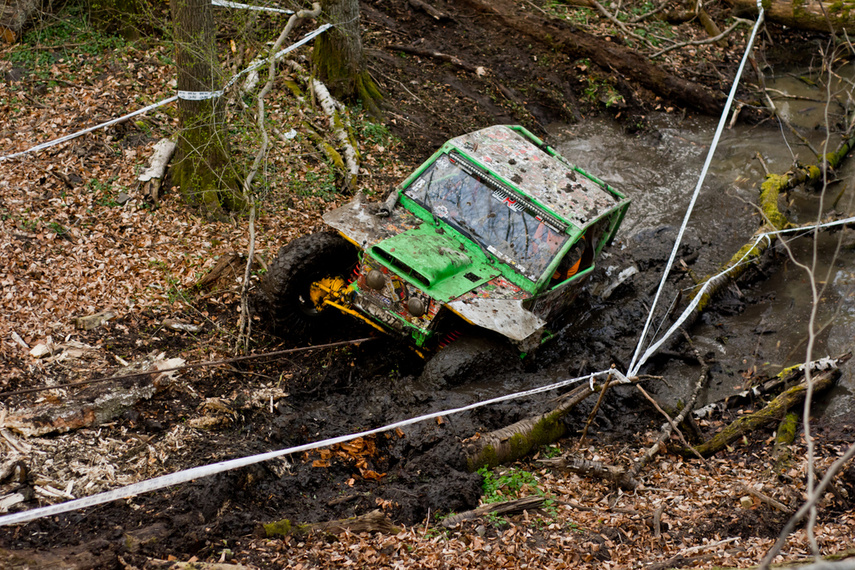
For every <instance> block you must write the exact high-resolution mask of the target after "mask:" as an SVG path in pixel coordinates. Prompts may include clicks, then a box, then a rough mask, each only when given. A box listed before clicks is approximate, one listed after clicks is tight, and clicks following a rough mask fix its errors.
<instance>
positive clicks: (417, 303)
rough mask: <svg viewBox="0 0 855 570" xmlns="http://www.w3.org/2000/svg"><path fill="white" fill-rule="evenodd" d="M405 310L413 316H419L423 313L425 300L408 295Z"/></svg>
mask: <svg viewBox="0 0 855 570" xmlns="http://www.w3.org/2000/svg"><path fill="white" fill-rule="evenodd" d="M407 311H409V313H410V314H411V315H413V316H414V317H421V316H422V315H424V314H425V302H424V301H422V300H421V299H419V298H418V297H410V298H409V300H408V301H407Z"/></svg>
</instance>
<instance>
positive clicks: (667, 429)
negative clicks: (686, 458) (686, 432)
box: [629, 351, 709, 478]
mask: <svg viewBox="0 0 855 570" xmlns="http://www.w3.org/2000/svg"><path fill="white" fill-rule="evenodd" d="M695 355H696V357H697V359H698V362H700V363H701V373H700V375H699V376H698V380H697V382H695V387H694V389H693V390H692V395H691V396H690V397H689V401H688V402H687V403H686V405H685V406H683V409H682V410H680V413H679V414H678V415H677V417H676V418H674V420H673V421H671V419H670V418H668V416H667V414H666V415H665V417H666V418H667V419H668V422H666V423H665V424H664V425H663V426H662V429H661V431H660V433H659V437H658V438H657V439H656V443H654V444H653V445H652V446H651V447H650V448H649V449H648V450H647V452H645V454H644V455H643V456H642V457H641V459H639V460H638V461H636V462H635V465H633V467H632V469H631V470H630V472H629V477H630V478H633V477H637V476H638V474H639V473H640V472H641V470H642V469H644V466H645V465H647V464H648V463H649V462H650V460H651V459H653V457H654V456H655V455H656V454H657V453H659V450H660V449H661V448H662V445H663V444H664V443H665V440H666V439H668V438H669V437H671V432H672V431H677V432H678V433H679V430H678V429H677V426H678V425H680V424H681V423H683V420H685V419H686V415H687V414H688V413H689V412H690V411H691V410H692V408H694V406H695V401H696V400H697V398H698V394H699V393H700V391H701V388H702V387H703V385H704V384H705V383H706V380H707V378H708V376H709V366H707V363H706V362H705V361H704V360H703V359H702V358H701V356H700V354H698V353H697V351H695ZM639 388H640V386H639ZM680 437H681V438H682V434H681V435H680ZM682 439H683V442H684V445H687V446H688V443H687V442H686V440H685V438H682Z"/></svg>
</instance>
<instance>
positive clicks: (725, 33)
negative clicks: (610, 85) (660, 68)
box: [650, 18, 753, 59]
mask: <svg viewBox="0 0 855 570" xmlns="http://www.w3.org/2000/svg"><path fill="white" fill-rule="evenodd" d="M739 24H753V22H750V21H748V20H743V19H742V18H736V22H735V23H734V24H733V25H732V26H730V27H729V28H728V29H726V30H725V31H723V32H722V33H720V34H719V35H717V36H716V37H714V38H707V39H705V40H695V41H691V42H683V43H680V44H674V45H672V46H669V47H667V48H665V49H663V50H659V51H657V52H656V53H654V54H653V55H651V56H650V59H655V58H657V57H659V56H660V55H665V54H666V53H668V52H669V51H674V50H675V49H680V48H684V47H689V46H702V45H706V44H714V43H715V42H717V41H719V40H720V39H722V38H726V37H727V36H728V35H730V32H732V31H733V30H735V29H736V27H737V26H738V25H739Z"/></svg>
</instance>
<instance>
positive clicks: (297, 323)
mask: <svg viewBox="0 0 855 570" xmlns="http://www.w3.org/2000/svg"><path fill="white" fill-rule="evenodd" d="M356 263H357V251H356V248H355V247H354V246H353V245H352V244H351V243H350V242H348V241H347V240H346V239H344V238H343V237H341V236H340V235H338V234H334V233H317V234H309V235H306V236H302V237H299V238H297V239H295V240H293V241H291V242H290V243H288V244H287V245H285V246H283V247H282V248H281V249H280V250H279V253H278V254H277V255H276V259H274V260H273V263H271V264H270V267H269V268H268V271H267V275H266V276H265V278H264V279H263V280H262V283H261V287H262V290H263V291H264V294H265V297H266V299H267V304H268V306H269V313H270V314H269V318H270V321H271V325H272V326H271V328H272V330H273V332H274V333H276V334H277V335H279V336H281V337H283V338H286V339H290V340H295V341H302V340H316V339H319V338H321V337H326V338H331V337H334V336H336V333H338V332H340V331H341V329H342V328H343V326H344V325H345V323H346V320H345V319H344V318H343V316H342V314H341V313H340V312H339V311H338V310H336V309H335V308H332V307H323V306H321V307H318V306H317V305H316V304H315V302H314V301H313V300H312V296H311V288H312V284H313V283H316V282H319V281H321V280H322V279H326V278H334V277H340V278H342V279H344V281H345V282H347V281H348V280H349V277H350V275H351V274H352V272H353V269H354V267H355V266H356Z"/></svg>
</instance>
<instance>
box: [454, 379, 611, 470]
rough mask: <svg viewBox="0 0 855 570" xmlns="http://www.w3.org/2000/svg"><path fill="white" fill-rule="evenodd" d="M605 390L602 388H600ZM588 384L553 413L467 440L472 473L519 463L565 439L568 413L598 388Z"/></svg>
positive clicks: (468, 462) (566, 397)
mask: <svg viewBox="0 0 855 570" xmlns="http://www.w3.org/2000/svg"><path fill="white" fill-rule="evenodd" d="M597 388H601V387H597ZM597 388H595V389H593V390H592V389H591V386H590V385H588V384H585V385H583V386H579V387H578V388H576V389H574V390H572V391H571V392H570V393H568V394H567V395H566V396H564V397H563V398H562V399H561V402H560V403H559V404H558V405H557V406H556V407H555V408H554V409H553V410H552V411H550V412H547V413H545V414H540V415H538V416H534V417H531V418H526V419H524V420H520V421H518V422H516V423H515V424H511V425H509V426H507V427H504V428H502V429H499V430H496V431H492V432H490V433H487V434H483V435H482V434H476V435H475V436H473V437H471V438H469V439H467V440H464V441H463V451H464V453H465V454H466V464H467V466H468V468H469V470H470V471H477V470H478V469H480V468H481V467H487V468H493V467H495V466H497V465H501V464H503V463H507V462H510V461H515V460H517V459H520V458H521V457H524V456H525V455H527V454H528V453H529V452H530V451H532V450H533V449H536V448H538V447H540V446H541V445H546V444H547V443H551V442H553V441H555V440H556V439H559V438H561V437H562V436H563V435H564V434H565V433H566V431H567V427H566V426H565V425H564V423H563V422H562V421H561V418H563V417H564V416H565V415H566V414H567V412H569V411H570V410H572V409H573V408H575V407H576V406H577V405H579V404H580V403H581V402H582V401H583V400H585V398H587V397H588V396H590V395H591V394H593V393H594V392H595V391H596V389H597Z"/></svg>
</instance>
